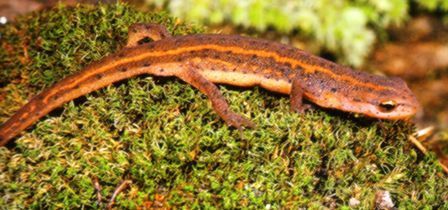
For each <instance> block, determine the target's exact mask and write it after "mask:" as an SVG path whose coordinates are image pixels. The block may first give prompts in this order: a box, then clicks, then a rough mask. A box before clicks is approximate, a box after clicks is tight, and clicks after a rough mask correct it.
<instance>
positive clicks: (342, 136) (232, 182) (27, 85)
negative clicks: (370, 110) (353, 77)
mask: <svg viewBox="0 0 448 210" xmlns="http://www.w3.org/2000/svg"><path fill="white" fill-rule="evenodd" d="M137 22H146V23H156V24H159V25H163V26H165V27H167V29H168V31H169V32H171V33H172V34H173V35H184V34H195V33H199V32H202V30H201V29H198V28H196V27H191V26H188V25H185V24H179V23H178V21H176V20H175V19H173V18H170V17H168V16H167V15H166V14H164V13H143V12H139V11H136V10H135V9H133V8H131V7H129V6H127V5H123V4H116V5H109V6H97V7H90V6H77V7H74V8H67V7H63V6H61V7H59V8H55V9H52V10H47V11H43V12H39V13H34V14H31V15H29V16H24V17H21V18H19V19H18V20H17V21H16V22H14V23H10V24H8V25H6V26H4V27H2V28H0V30H1V33H2V34H3V35H4V36H3V39H4V40H2V42H1V47H2V48H3V49H5V50H1V51H0V61H1V62H0V65H1V66H0V68H2V69H4V71H1V72H0V74H1V75H0V84H1V90H0V91H1V93H2V94H0V95H1V96H2V98H3V100H0V107H1V109H0V120H1V121H2V122H4V121H6V119H7V118H8V116H10V115H11V114H12V113H14V111H15V110H17V109H18V108H19V107H21V106H22V105H23V104H25V102H26V101H27V99H28V98H29V97H30V96H32V95H35V94H36V93H38V92H39V91H41V90H42V89H44V88H47V87H49V86H50V85H51V84H54V83H56V82H57V81H59V80H61V79H62V78H65V77H66V76H68V75H70V74H73V73H75V72H77V71H79V70H80V69H82V67H84V66H87V65H88V64H89V63H91V62H93V61H95V60H100V59H101V58H102V57H104V56H107V55H108V54H111V53H112V52H116V51H118V49H120V48H122V46H124V45H125V42H126V34H127V32H128V31H127V28H128V26H130V25H132V24H133V23H137ZM25 51H26V52H27V53H26V54H25V53H24V52H25ZM217 59H219V58H217ZM142 65H143V63H142ZM122 72H126V71H122ZM98 77H101V78H100V79H104V78H107V74H104V75H99V76H98V75H96V76H94V77H92V79H94V78H98ZM75 87H76V86H75ZM217 88H218V89H219V91H220V92H221V93H222V95H223V97H224V98H225V99H226V100H227V101H229V102H230V103H229V106H230V109H231V110H232V111H234V112H236V113H242V114H244V115H246V116H249V115H250V119H251V120H252V121H253V122H254V123H256V125H257V128H255V129H244V130H242V131H241V133H240V131H239V130H238V129H234V128H231V127H229V126H226V125H225V122H224V121H222V120H220V119H219V118H218V117H217V115H216V112H214V111H213V110H212V106H210V103H209V102H208V101H207V100H205V99H206V98H205V96H204V94H202V93H201V92H200V91H198V90H196V89H195V88H193V87H191V86H189V85H188V84H185V83H183V82H181V81H180V80H178V79H175V78H163V77H155V76H139V77H135V78H131V79H128V80H124V81H122V82H120V83H116V84H114V85H111V86H107V87H106V88H103V89H101V90H98V91H95V92H93V93H90V94H88V95H86V96H85V97H81V98H80V99H77V100H75V101H72V102H69V103H67V104H66V105H64V106H63V107H62V108H61V109H58V111H56V112H52V113H51V114H50V115H49V116H47V117H45V118H44V119H42V120H39V121H38V122H37V123H36V125H34V126H33V127H32V128H31V129H28V130H27V131H26V132H24V133H23V134H21V135H20V137H19V138H18V139H17V140H16V141H15V144H14V145H13V146H11V147H1V148H0V154H1V155H0V158H1V159H0V161H1V162H2V164H0V170H1V174H2V176H1V177H2V182H0V192H1V193H0V195H2V199H0V205H2V206H5V207H13V208H14V207H15V208H48V207H50V208H55V207H56V208H58V207H64V208H84V207H91V208H101V207H102V206H105V205H106V204H105V203H106V202H107V200H109V199H111V198H112V197H114V195H115V196H116V197H114V198H115V203H114V207H116V208H151V207H155V206H161V207H172V208H175V207H182V206H189V207H190V208H238V207H244V208H245V207H252V208H265V207H267V206H269V207H271V208H279V207H287V208H294V207H296V208H297V207H308V208H321V207H329V206H338V207H340V208H348V202H349V200H350V199H351V198H356V199H357V200H359V201H360V203H359V206H358V207H359V208H372V207H373V206H372V205H374V202H373V201H374V199H375V194H376V192H378V191H379V190H385V191H388V192H391V193H392V199H393V201H394V202H395V204H396V206H397V207H399V208H425V207H428V208H431V207H432V208H434V207H435V208H437V207H439V208H447V206H446V204H445V202H444V199H446V197H447V192H445V190H444V189H446V187H447V185H448V181H447V178H446V177H444V176H443V174H442V173H441V170H440V168H439V167H438V166H437V160H436V158H435V157H433V156H427V157H423V156H421V155H419V154H418V153H417V152H416V151H415V150H414V148H413V147H412V146H411V145H410V144H408V143H407V141H406V137H407V135H409V134H410V133H412V132H413V125H412V124H410V123H406V122H401V121H379V120H372V119H368V118H354V117H352V116H351V115H350V114H347V113H342V112H338V111H334V110H327V109H321V108H318V107H316V108H315V109H312V110H310V111H308V112H306V113H305V114H298V113H295V112H290V111H289V109H290V108H289V98H287V97H284V96H280V95H276V94H272V93H271V92H267V91H265V90H263V89H261V88H257V87H255V88H248V89H236V88H234V87H230V86H225V85H220V86H218V87H217ZM49 100H50V99H49ZM55 100H57V99H55ZM241 135H242V136H241ZM410 183H411V184H410ZM99 186H100V187H99ZM117 186H122V187H121V188H120V191H121V192H120V193H118V194H116V193H114V191H115V190H117ZM98 198H102V199H98ZM444 205H445V206H444Z"/></svg>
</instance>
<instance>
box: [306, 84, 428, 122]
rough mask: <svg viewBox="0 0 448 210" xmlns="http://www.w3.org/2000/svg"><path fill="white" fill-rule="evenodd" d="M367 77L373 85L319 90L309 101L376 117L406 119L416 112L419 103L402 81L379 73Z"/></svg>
mask: <svg viewBox="0 0 448 210" xmlns="http://www.w3.org/2000/svg"><path fill="white" fill-rule="evenodd" d="M370 78H374V79H375V81H371V82H370V84H377V85H375V86H371V87H361V86H358V85H352V86H344V88H339V91H337V92H334V91H333V92H332V91H329V90H327V91H323V94H322V95H320V97H318V99H317V100H316V98H313V97H312V96H311V97H310V100H311V101H314V102H316V103H317V104H318V105H320V106H323V107H328V108H334V109H339V110H342V111H347V112H352V113H357V114H362V115H365V116H368V117H373V118H378V119H389V120H407V119H410V118H411V117H412V116H414V115H415V114H416V113H417V110H418V109H419V107H420V105H419V103H418V101H417V99H416V97H415V95H414V94H413V93H412V91H411V90H410V89H409V87H408V86H407V85H406V83H405V82H404V81H403V80H401V79H399V78H385V77H382V76H371V77H370Z"/></svg>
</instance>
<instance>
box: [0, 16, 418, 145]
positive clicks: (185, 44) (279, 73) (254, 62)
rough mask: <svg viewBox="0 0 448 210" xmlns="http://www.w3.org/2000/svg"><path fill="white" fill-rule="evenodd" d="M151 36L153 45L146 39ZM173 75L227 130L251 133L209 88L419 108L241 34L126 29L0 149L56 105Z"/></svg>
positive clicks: (381, 87)
mask: <svg viewBox="0 0 448 210" xmlns="http://www.w3.org/2000/svg"><path fill="white" fill-rule="evenodd" d="M145 39H152V42H144V41H143V40H145ZM142 74H149V75H155V76H175V77H177V78H179V79H181V80H183V81H185V82H186V83H188V84H190V85H192V86H194V87H195V88H197V89H199V91H200V92H202V93H203V94H205V95H206V96H207V97H208V99H209V100H210V101H211V104H212V107H213V109H214V110H215V111H216V113H217V114H218V115H219V116H220V117H221V118H222V119H223V120H224V121H225V122H226V124H228V125H229V126H233V127H236V128H238V129H242V128H253V127H254V126H255V124H254V123H253V122H251V121H250V120H249V119H247V118H245V117H243V116H242V115H239V114H237V113H235V112H233V111H232V110H230V109H229V105H228V103H227V101H226V100H225V98H224V97H223V96H222V94H221V93H220V91H219V89H218V88H217V86H216V85H215V83H221V84H228V85H234V86H241V87H250V86H256V85H259V86H261V87H263V88H265V89H267V90H270V91H273V92H278V93H282V94H288V95H289V96H290V101H291V110H293V111H298V112H303V111H304V110H305V109H306V108H307V107H308V106H306V104H303V103H302V101H303V99H307V100H308V101H310V102H312V103H314V104H316V105H318V106H320V107H324V108H331V109H337V110H342V111H346V112H352V113H358V114H362V115H365V116H368V117H373V118H379V119H391V120H406V119H410V118H411V117H412V116H413V115H415V113H416V111H417V108H418V107H419V104H418V102H417V100H416V98H415V96H414V94H413V93H412V91H411V90H410V89H409V88H408V86H407V85H406V83H405V82H404V81H403V80H401V79H399V78H387V77H383V76H378V75H373V74H369V73H365V72H361V71H355V70H353V69H351V68H349V67H345V66H342V65H338V64H336V63H333V62H331V61H328V60H325V59H323V58H320V57H317V56H314V55H311V54H309V53H307V52H305V51H303V50H300V49H297V48H295V47H292V46H288V45H285V44H281V43H276V42H272V41H267V40H263V39H256V38H250V37H244V36H239V35H219V34H198V35H185V36H176V37H174V36H171V34H170V33H169V32H168V31H167V29H166V28H165V27H163V26H161V25H155V24H141V23H139V24H134V25H131V26H130V27H129V31H128V42H127V45H126V46H125V47H124V48H123V49H122V50H119V51H118V52H116V53H114V54H111V55H109V56H106V57H104V58H103V59H101V60H99V61H97V62H94V63H92V64H89V65H88V66H86V67H85V68H83V69H82V70H80V71H79V72H77V73H75V74H73V75H71V76H68V77H66V78H64V79H62V80H61V81H59V82H57V83H55V84H54V85H52V86H51V87H49V88H48V89H46V90H44V91H43V92H41V93H40V94H38V95H36V96H35V97H33V98H32V99H30V100H29V102H28V103H27V104H25V105H24V106H23V107H22V108H20V109H19V110H18V111H17V112H16V113H15V114H14V115H13V116H12V117H11V118H10V119H9V120H7V121H6V122H5V123H3V124H2V125H1V126H0V146H2V145H5V144H6V143H8V142H9V141H10V140H11V139H13V138H14V137H16V136H17V135H18V134H19V133H20V132H21V131H23V130H25V129H26V128H28V127H29V126H31V125H32V124H34V123H35V122H36V121H37V120H39V119H40V118H41V117H43V116H45V115H46V114H48V113H49V112H51V111H52V110H54V109H55V108H57V107H60V106H61V105H63V104H64V103H66V102H68V101H71V100H73V99H75V98H78V97H80V96H83V95H85V94H88V93H90V92H92V91H94V90H98V89H100V88H103V87H105V86H108V85H111V84H112V83H114V82H117V81H120V80H124V79H128V78H131V77H134V76H137V75H142Z"/></svg>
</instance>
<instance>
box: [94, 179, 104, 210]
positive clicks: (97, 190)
mask: <svg viewBox="0 0 448 210" xmlns="http://www.w3.org/2000/svg"><path fill="white" fill-rule="evenodd" d="M92 182H93V186H94V187H95V190H96V199H97V201H96V202H97V204H98V206H99V207H101V201H102V197H101V185H100V183H99V181H98V177H96V176H92Z"/></svg>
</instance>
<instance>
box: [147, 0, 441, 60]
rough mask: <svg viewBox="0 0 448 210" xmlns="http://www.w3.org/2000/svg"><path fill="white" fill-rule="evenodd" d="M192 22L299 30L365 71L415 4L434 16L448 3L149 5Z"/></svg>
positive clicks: (156, 0)
mask: <svg viewBox="0 0 448 210" xmlns="http://www.w3.org/2000/svg"><path fill="white" fill-rule="evenodd" d="M147 2H148V3H150V4H155V5H157V6H158V7H164V8H167V9H168V10H169V11H170V12H171V13H172V14H173V15H174V16H177V17H181V18H184V19H187V20H188V21H190V22H198V23H205V24H219V23H222V22H224V21H229V22H231V23H233V24H235V25H241V26H244V27H250V28H255V29H257V30H259V31H265V30H266V29H267V28H268V27H273V28H275V29H276V30H278V31H279V32H281V33H290V32H291V31H292V30H298V31H299V32H300V34H301V35H305V36H308V37H310V38H311V39H312V40H315V41H316V42H317V43H318V44H319V45H321V46H323V47H324V48H325V49H327V50H329V51H330V52H333V53H335V54H336V56H337V57H339V58H340V62H343V63H348V64H350V65H353V66H360V65H361V64H362V63H363V60H364V58H365V57H366V56H367V55H368V53H369V52H370V50H371V48H372V45H373V43H374V42H375V40H376V38H377V36H378V35H377V34H378V33H381V30H384V29H385V28H387V27H388V26H389V25H391V24H401V23H403V21H404V20H406V18H407V17H408V16H409V10H410V9H409V8H410V5H411V3H414V4H416V5H417V7H419V8H424V9H427V10H430V11H434V10H440V11H448V0H429V1H426V0H413V1H411V0H406V1H405V0H375V1H369V0H247V1H240V0H147Z"/></svg>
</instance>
